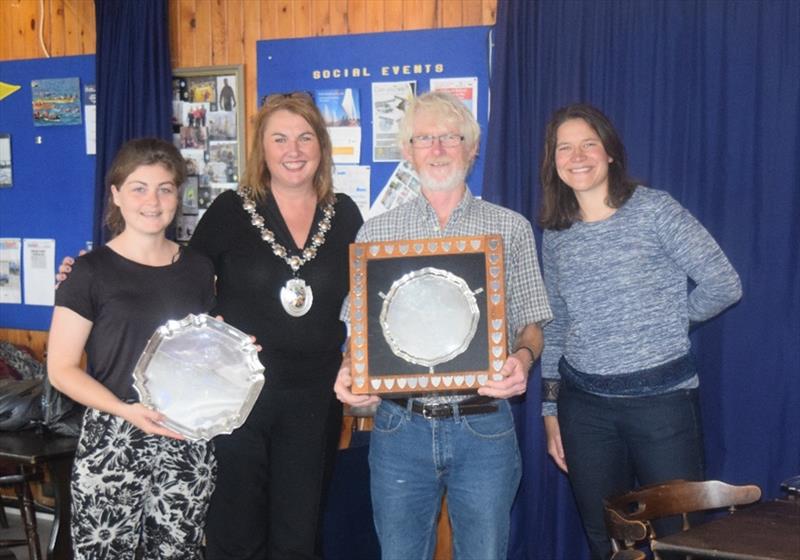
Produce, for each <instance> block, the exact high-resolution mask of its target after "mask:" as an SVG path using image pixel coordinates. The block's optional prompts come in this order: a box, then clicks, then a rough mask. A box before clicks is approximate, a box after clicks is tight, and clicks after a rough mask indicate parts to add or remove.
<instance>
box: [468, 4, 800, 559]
mask: <svg viewBox="0 0 800 560" xmlns="http://www.w3.org/2000/svg"><path fill="white" fill-rule="evenodd" d="M799 30H800V3H798V2H794V1H792V0H785V1H784V0H752V1H751V0H713V1H712V0H704V1H690V0H663V1H658V2H642V1H639V0H604V1H603V2H585V1H583V0H580V1H570V0H558V1H555V0H499V1H498V12H497V25H496V30H495V32H496V39H495V43H496V45H495V52H494V54H495V59H494V64H493V66H494V74H493V76H492V84H491V87H492V106H491V120H490V124H489V130H488V151H487V155H486V166H485V175H484V185H483V196H484V197H485V198H486V199H487V200H491V201H494V202H498V203H499V204H503V205H505V206H508V207H511V208H514V209H516V210H518V211H520V212H522V213H523V214H525V215H526V216H527V217H528V218H530V219H531V220H532V221H535V219H536V212H537V209H538V198H539V190H538V189H539V184H538V177H537V173H538V165H539V158H540V157H541V156H540V154H541V149H542V136H543V131H544V127H545V124H546V122H547V120H548V118H549V116H550V114H551V113H552V112H553V111H554V110H555V109H556V108H558V107H560V106H562V105H565V104H567V103H571V102H576V101H585V102H589V103H592V104H594V105H597V106H598V107H600V108H601V109H603V110H604V111H605V112H606V113H607V114H608V115H609V116H610V117H611V119H612V120H613V121H614V123H615V124H616V125H617V127H618V129H619V130H620V132H621V134H622V136H623V139H624V141H625V145H626V147H627V150H628V155H629V159H630V170H631V172H632V174H633V175H634V176H635V177H639V178H640V179H641V180H643V181H646V182H647V184H649V185H651V186H653V187H656V188H661V189H664V190H667V191H669V192H670V193H671V194H672V195H673V196H674V197H675V198H676V199H677V200H678V201H680V202H681V203H682V204H683V205H684V206H686V207H687V208H689V210H690V211H691V212H692V213H693V214H694V215H695V216H697V218H698V219H699V220H700V221H701V222H702V223H703V224H704V225H705V226H706V227H707V228H708V230H709V231H710V232H711V233H712V235H714V237H715V238H716V239H717V240H718V241H719V243H720V245H721V246H722V248H723V249H724V250H725V252H726V254H727V255H728V256H729V258H730V259H731V261H732V262H733V264H734V266H735V267H736V270H737V271H738V272H739V274H740V275H741V278H742V283H743V287H744V298H743V299H742V301H741V302H740V303H739V304H737V305H736V306H735V307H733V308H732V309H730V310H728V311H727V312H725V313H723V314H722V315H721V316H720V317H717V318H715V319H713V320H711V321H710V322H708V323H706V324H703V325H701V326H699V327H698V328H696V329H695V330H694V332H693V335H692V337H693V343H694V349H695V352H696V354H697V356H698V358H699V360H698V364H699V368H700V372H701V400H702V407H703V408H702V410H703V424H704V430H705V438H706V453H707V475H708V477H709V478H719V479H723V480H726V481H729V482H733V483H745V482H752V483H756V484H758V485H759V486H761V488H762V490H763V491H764V494H765V497H766V498H770V497H775V496H777V495H779V494H780V490H779V483H780V481H781V480H782V479H784V478H786V477H788V476H790V475H793V474H798V473H800V283H799V282H798V278H800V257H799V256H798V251H799V249H798V246H799V245H800V243H798V240H800V62H799V61H800V57H798V53H800V31H799ZM538 401H539V377H538V375H537V376H536V377H533V376H532V381H531V384H530V387H529V390H528V396H527V399H526V400H525V402H524V403H523V404H522V405H520V407H518V410H517V414H518V421H519V422H518V425H519V432H520V442H521V447H522V449H523V456H524V461H525V470H524V477H523V483H522V488H521V491H520V495H519V497H518V500H517V504H516V506H515V510H514V514H513V518H514V524H513V527H514V529H513V532H512V539H511V546H510V553H509V556H510V557H511V558H520V559H521V558H539V559H542V558H545V559H550V558H553V559H555V558H581V557H586V556H587V552H586V547H585V545H584V544H583V543H584V539H583V535H582V532H581V529H580V523H579V520H578V517H577V514H576V512H575V508H574V505H573V500H572V496H571V494H570V491H569V487H568V485H567V484H566V477H565V476H564V475H562V474H560V473H558V472H557V470H556V468H555V467H554V465H553V464H552V462H551V461H550V460H549V459H547V458H546V449H545V445H544V436H543V433H542V432H543V429H542V426H541V420H540V418H539V402H538Z"/></svg>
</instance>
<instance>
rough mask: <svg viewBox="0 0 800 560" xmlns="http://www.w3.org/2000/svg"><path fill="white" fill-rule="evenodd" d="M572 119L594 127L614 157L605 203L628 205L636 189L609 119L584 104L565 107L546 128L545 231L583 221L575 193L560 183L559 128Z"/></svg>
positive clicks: (543, 174)
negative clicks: (557, 164) (558, 158)
mask: <svg viewBox="0 0 800 560" xmlns="http://www.w3.org/2000/svg"><path fill="white" fill-rule="evenodd" d="M572 119H582V120H584V121H585V122H586V124H588V125H589V126H590V127H592V129H594V131H595V132H596V133H597V135H598V136H599V137H600V141H601V142H602V143H603V148H605V151H606V153H607V154H608V155H609V156H610V157H611V158H612V161H611V163H610V164H609V165H608V200H607V201H606V203H607V204H608V205H609V206H611V207H612V208H619V207H620V206H622V205H623V204H625V202H627V200H628V199H629V198H630V197H631V195H632V194H633V191H634V190H635V189H636V183H635V182H634V181H633V180H632V179H630V178H629V177H628V170H627V163H626V156H625V146H624V145H623V144H622V140H621V139H620V137H619V134H618V133H617V131H616V129H615V128H614V125H613V124H611V121H610V120H609V119H608V117H606V116H605V115H604V114H603V113H602V112H601V111H600V110H599V109H597V108H596V107H593V106H591V105H587V104H584V103H576V104H573V105H567V106H566V107H562V108H560V109H558V110H557V111H556V112H555V113H553V116H552V117H551V119H550V122H549V123H548V125H547V129H546V132H545V138H544V150H543V154H542V165H541V168H540V170H539V179H540V181H541V184H542V208H541V211H540V212H539V224H540V225H541V226H542V227H543V228H545V229H555V230H561V229H567V228H569V227H570V226H571V225H572V224H574V223H575V222H576V221H578V220H579V219H580V208H579V207H578V200H577V199H576V198H575V193H574V192H573V191H572V189H571V188H570V187H569V185H567V184H566V183H564V181H562V180H561V177H559V176H558V170H557V169H556V142H557V140H558V127H560V126H561V125H562V124H564V123H565V122H566V121H569V120H572Z"/></svg>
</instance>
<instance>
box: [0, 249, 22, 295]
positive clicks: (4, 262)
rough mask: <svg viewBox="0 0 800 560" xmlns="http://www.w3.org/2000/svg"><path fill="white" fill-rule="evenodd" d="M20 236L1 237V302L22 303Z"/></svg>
mask: <svg viewBox="0 0 800 560" xmlns="http://www.w3.org/2000/svg"><path fill="white" fill-rule="evenodd" d="M20 241H21V240H20V238H19V237H3V238H0V303H22V284H21V283H20V273H19V271H20Z"/></svg>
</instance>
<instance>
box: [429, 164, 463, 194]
mask: <svg viewBox="0 0 800 560" xmlns="http://www.w3.org/2000/svg"><path fill="white" fill-rule="evenodd" d="M417 174H418V175H419V182H420V183H421V184H422V188H424V189H426V190H429V191H436V192H444V191H452V190H454V189H457V188H459V187H461V186H463V185H464V183H465V182H466V179H467V170H466V169H457V170H454V171H453V173H451V174H450V175H449V176H448V177H445V178H444V179H435V178H434V177H430V176H428V174H427V173H419V172H418V173H417Z"/></svg>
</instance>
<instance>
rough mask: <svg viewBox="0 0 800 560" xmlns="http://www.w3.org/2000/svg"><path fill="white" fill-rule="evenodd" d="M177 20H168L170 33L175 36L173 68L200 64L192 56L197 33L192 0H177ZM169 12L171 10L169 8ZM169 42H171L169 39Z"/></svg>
mask: <svg viewBox="0 0 800 560" xmlns="http://www.w3.org/2000/svg"><path fill="white" fill-rule="evenodd" d="M177 4H178V10H177V14H176V15H177V21H171V22H170V35H171V36H173V37H176V39H177V41H176V43H177V45H176V46H177V48H176V49H175V50H174V51H173V52H174V54H173V55H172V56H173V57H176V56H177V58H173V61H174V63H173V68H191V67H192V66H200V63H198V62H197V61H196V60H195V58H194V53H195V45H194V39H195V35H197V19H196V18H195V11H194V0H177ZM170 14H172V11H171V10H170ZM170 44H172V42H171V41H170Z"/></svg>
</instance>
